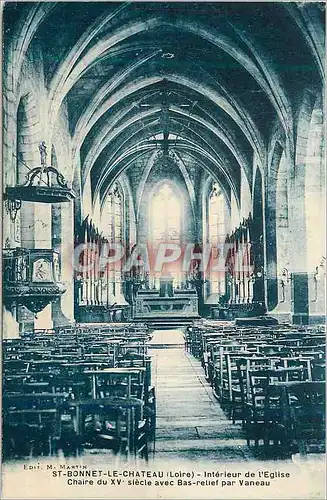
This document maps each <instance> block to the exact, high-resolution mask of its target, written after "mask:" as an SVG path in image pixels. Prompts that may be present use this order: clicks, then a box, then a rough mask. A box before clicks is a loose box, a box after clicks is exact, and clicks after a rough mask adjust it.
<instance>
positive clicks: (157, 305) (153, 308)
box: [134, 279, 199, 320]
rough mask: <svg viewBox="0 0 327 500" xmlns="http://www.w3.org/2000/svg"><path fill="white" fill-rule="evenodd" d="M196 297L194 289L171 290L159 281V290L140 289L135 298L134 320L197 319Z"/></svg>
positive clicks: (165, 282) (171, 288) (170, 284)
mask: <svg viewBox="0 0 327 500" xmlns="http://www.w3.org/2000/svg"><path fill="white" fill-rule="evenodd" d="M198 316H199V313H198V295H197V292H196V290H195V289H194V288H185V289H178V288H173V286H172V283H171V282H170V280H167V279H161V280H160V289H159V290H157V289H140V290H139V291H138V292H137V294H136V297H135V309H134V318H135V319H144V320H146V319H153V318H156V319H163V320H164V319H167V318H180V319H183V318H197V317H198Z"/></svg>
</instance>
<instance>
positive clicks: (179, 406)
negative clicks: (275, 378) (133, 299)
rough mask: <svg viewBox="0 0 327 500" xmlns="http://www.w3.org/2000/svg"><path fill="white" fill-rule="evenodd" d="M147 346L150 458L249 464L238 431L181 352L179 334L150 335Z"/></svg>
mask: <svg viewBox="0 0 327 500" xmlns="http://www.w3.org/2000/svg"><path fill="white" fill-rule="evenodd" d="M149 347H150V350H149V354H150V355H151V356H152V384H153V385H154V386H155V387H156V395H157V436H156V453H155V459H156V460H161V459H162V460H164V461H166V460H171V459H174V458H176V459H177V458H178V460H183V459H185V460H199V459H201V460H206V459H208V460H212V459H214V460H215V461H223V462H226V461H228V462H229V461H231V462H235V461H239V460H241V461H244V460H250V459H251V458H252V456H251V454H250V452H249V450H248V447H247V445H246V441H245V439H244V435H243V432H242V429H241V427H240V426H239V425H233V424H232V423H231V422H230V421H229V420H227V418H226V415H225V414H224V413H223V411H222V410H221V408H220V406H219V404H218V402H217V400H216V399H215V397H214V396H213V393H212V389H211V387H210V385H209V384H208V382H207V381H206V380H205V377H204V372H203V369H202V367H201V364H200V362H199V361H198V360H196V359H195V358H194V357H193V356H192V355H190V354H189V353H187V352H186V351H185V349H184V338H183V333H182V331H180V330H164V331H159V330H158V331H155V332H154V333H153V338H152V341H151V343H150V346H149Z"/></svg>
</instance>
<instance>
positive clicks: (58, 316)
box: [52, 203, 74, 326]
mask: <svg viewBox="0 0 327 500" xmlns="http://www.w3.org/2000/svg"><path fill="white" fill-rule="evenodd" d="M52 248H53V250H54V251H56V252H58V253H59V261H60V268H61V281H62V282H63V283H64V284H65V286H66V292H65V293H64V294H63V295H62V296H61V297H58V298H57V299H56V300H55V301H54V302H53V303H52V320H53V325H54V326H64V325H68V324H71V323H72V322H74V282H73V276H74V269H73V264H74V262H73V258H74V227H73V204H72V203H61V204H53V205H52Z"/></svg>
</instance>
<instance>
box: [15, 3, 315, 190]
mask: <svg viewBox="0 0 327 500" xmlns="http://www.w3.org/2000/svg"><path fill="white" fill-rule="evenodd" d="M31 5H32V4H21V3H20V6H19V8H20V12H21V13H23V14H24V13H25V12H26V15H28V14H29V15H30V19H31V20H30V25H31V29H33V23H35V26H34V31H35V33H34V39H37V40H38V41H41V44H42V47H43V49H42V52H43V57H44V62H45V67H46V81H47V85H48V89H49V95H50V97H51V109H50V124H49V125H50V128H51V127H52V128H53V127H54V125H55V122H56V119H57V117H58V112H59V110H60V106H61V104H62V103H63V102H64V101H65V102H66V103H67V106H68V113H69V121H70V131H71V134H72V138H73V148H74V161H75V165H77V164H78V163H79V162H80V167H81V179H82V182H85V180H86V178H87V176H88V175H89V174H90V175H91V181H92V188H93V191H94V195H97V194H100V197H103V196H104V195H105V193H106V192H107V189H108V185H109V183H110V182H111V181H112V178H113V177H114V176H116V175H118V174H119V173H120V172H122V171H123V170H124V169H125V168H128V167H129V166H130V165H131V164H132V162H133V161H134V160H135V159H136V158H141V157H143V156H144V155H145V156H147V157H150V156H151V154H152V153H153V151H155V150H156V149H159V148H160V149H161V148H163V147H164V146H163V142H164V141H162V140H160V139H158V137H160V134H163V136H164V137H165V138H166V139H167V140H168V138H169V137H174V139H170V140H169V141H168V142H167V141H166V142H165V143H164V144H169V147H172V148H173V149H174V151H175V152H176V153H177V154H179V155H180V157H181V159H183V158H184V159H190V158H192V159H193V160H194V161H195V162H196V163H197V164H198V165H199V167H205V168H206V169H207V170H208V171H209V172H210V171H211V172H212V173H214V175H215V176H216V177H218V178H219V179H220V181H221V183H222V185H225V186H226V187H228V186H229V188H230V189H232V190H233V191H234V193H235V195H236V196H238V194H239V184H240V172H241V170H242V169H243V171H244V173H245V175H246V177H247V178H248V180H249V181H250V179H251V178H252V167H253V161H254V158H255V161H256V163H257V164H258V165H259V167H260V168H261V169H264V168H265V166H266V150H267V143H268V140H269V134H270V133H271V130H272V126H273V124H274V123H275V122H276V121H279V122H280V124H281V126H282V128H283V130H284V132H285V135H286V137H288V138H289V141H290V144H289V147H290V150H292V147H293V144H292V137H293V136H294V122H293V120H294V116H293V110H292V99H293V98H294V96H297V95H299V94H300V92H301V89H303V88H304V87H305V86H306V85H307V84H308V82H311V83H312V82H315V81H319V79H320V70H321V67H320V66H321V65H320V63H321V61H320V58H321V57H322V55H321V47H320V46H319V43H318V41H317V40H316V39H315V33H318V31H319V30H318V28H317V26H318V27H319V26H320V28H321V26H322V24H323V21H322V20H323V12H322V9H319V5H318V6H317V5H311V6H310V5H308V6H306V7H305V9H302V11H301V8H300V4H287V3H286V4H283V2H280V3H266V2H264V3H248V2H245V3H235V2H228V3H224V2H223V3H202V2H198V3H191V2H186V3H177V2H176V3H169V2H168V3H161V2H153V3H152V2H146V3H133V2H131V3H104V2H99V3H93V2H90V3H87V2H86V3H84V2H83V3H75V2H71V3H69V2H67V3H66V2H58V3H53V4H52V5H51V6H50V7H48V8H44V7H43V9H44V11H43V13H42V12H41V14H40V15H39V17H37V16H36V15H34V17H31V14H30V10H31V8H33V9H35V12H36V13H37V8H38V7H35V6H33V7H31ZM16 8H17V6H16V7H15V5H12V6H10V5H9V7H8V6H7V16H8V19H9V20H10V16H12V18H13V19H14V18H15V9H16ZM40 8H41V7H40ZM308 17H309V18H310V23H307V22H306V18H308ZM37 20H38V21H37ZM63 20H64V21H65V22H64V23H63ZM319 23H320V24H319ZM12 25H14V20H13V21H12ZM60 26H62V29H61V28H60ZM321 29H322V28H321ZM317 30H318V31H317ZM9 31H10V30H9ZM318 34H319V33H318ZM31 43H33V41H31ZM169 134H170V135H169Z"/></svg>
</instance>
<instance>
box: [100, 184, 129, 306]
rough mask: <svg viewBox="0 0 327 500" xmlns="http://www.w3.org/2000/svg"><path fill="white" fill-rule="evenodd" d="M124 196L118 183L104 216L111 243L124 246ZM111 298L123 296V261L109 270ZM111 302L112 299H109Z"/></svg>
mask: <svg viewBox="0 0 327 500" xmlns="http://www.w3.org/2000/svg"><path fill="white" fill-rule="evenodd" d="M123 206H124V205H123V195H122V192H121V189H120V187H119V185H118V184H117V183H115V184H114V185H113V187H112V188H111V190H110V191H109V193H108V196H107V202H106V210H105V213H104V214H103V218H104V221H106V220H107V222H105V225H106V231H105V232H106V233H107V234H106V237H107V239H108V241H109V242H110V243H118V244H120V245H123V234H124V210H123ZM108 286H109V296H115V297H117V296H119V295H122V261H120V262H119V263H115V264H113V265H110V267H109V269H108ZM109 302H110V299H109Z"/></svg>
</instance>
